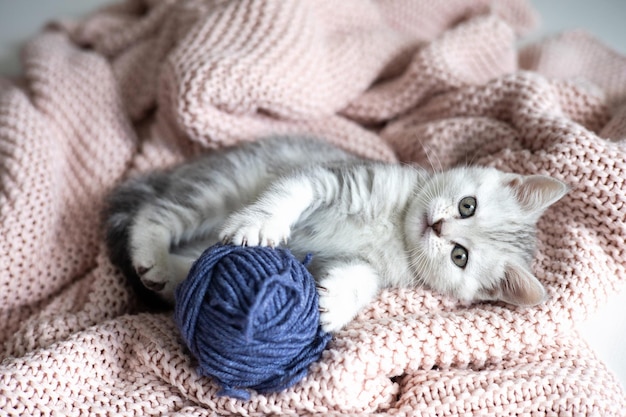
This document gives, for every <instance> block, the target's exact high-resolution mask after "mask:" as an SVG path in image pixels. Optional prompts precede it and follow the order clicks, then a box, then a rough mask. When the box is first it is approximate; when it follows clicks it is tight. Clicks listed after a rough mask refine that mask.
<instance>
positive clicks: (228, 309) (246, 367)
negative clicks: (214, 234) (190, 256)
mask: <svg viewBox="0 0 626 417" xmlns="http://www.w3.org/2000/svg"><path fill="white" fill-rule="evenodd" d="M309 260H310V257H307V259H306V260H305V261H304V263H302V262H299V261H298V260H297V259H296V258H295V257H294V256H293V255H292V254H291V252H289V251H288V250H287V249H281V248H277V249H272V248H266V247H241V246H233V245H221V244H217V245H215V246H212V247H210V248H209V249H207V250H206V251H205V252H204V253H203V254H202V255H201V256H200V258H198V260H197V261H196V262H195V263H194V265H193V266H192V268H191V270H190V271H189V275H188V277H187V279H186V280H185V281H183V282H182V283H181V284H180V285H179V286H178V288H177V289H176V304H175V309H174V318H175V321H176V324H177V326H178V327H179V329H180V332H181V335H182V337H183V339H184V341H185V343H186V345H187V346H188V348H189V350H190V351H191V353H192V354H193V355H194V356H195V358H196V359H197V360H198V362H199V371H198V372H199V373H200V374H201V375H204V376H210V377H212V378H214V379H215V380H216V381H217V383H218V384H219V385H220V386H221V390H220V392H218V394H219V395H228V396H231V397H235V398H240V399H249V397H250V394H249V392H248V390H247V389H248V388H251V389H254V390H256V391H257V392H261V393H270V392H277V391H281V390H283V389H286V388H288V387H290V386H292V385H293V384H295V383H296V382H298V381H299V380H301V379H302V378H304V376H305V375H306V374H307V369H308V367H309V365H310V364H311V363H312V362H314V361H316V360H317V359H319V357H320V355H321V353H322V351H323V350H324V348H325V347H326V345H327V344H328V342H329V340H330V338H331V336H330V335H329V334H328V333H325V332H324V331H323V330H322V329H321V327H320V323H319V309H318V295H317V291H316V288H315V281H314V279H313V277H312V276H311V274H310V273H309V271H308V270H307V269H306V264H308V262H309Z"/></svg>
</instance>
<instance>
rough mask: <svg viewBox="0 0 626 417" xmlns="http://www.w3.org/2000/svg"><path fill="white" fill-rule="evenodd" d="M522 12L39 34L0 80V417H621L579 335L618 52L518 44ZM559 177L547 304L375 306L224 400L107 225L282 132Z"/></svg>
mask: <svg viewBox="0 0 626 417" xmlns="http://www.w3.org/2000/svg"><path fill="white" fill-rule="evenodd" d="M534 18H535V16H534V13H533V11H532V10H530V8H529V6H528V5H527V4H526V3H525V2H524V1H523V0H502V1H497V2H494V1H490V0H473V1H470V0H440V1H433V0H413V1H408V0H406V1H405V0H393V1H383V0H380V1H376V0H371V1H363V0H342V1H336V0H248V1H246V0H231V1H227V0H186V1H183V0H180V1H174V0H161V1H156V0H154V1H147V0H143V1H142V0H128V1H127V2H126V3H123V4H120V5H116V6H112V7H110V8H108V9H105V10H101V11H99V12H97V13H95V14H94V15H93V16H91V17H89V18H87V19H85V20H83V21H80V22H62V23H57V24H55V25H52V26H50V27H49V28H47V29H46V30H45V31H44V32H43V33H41V34H39V35H38V36H37V37H36V38H34V39H33V40H32V41H31V42H30V43H29V44H27V45H26V47H25V49H24V51H23V65H24V77H23V79H21V80H19V81H14V82H11V81H8V80H2V81H0V270H1V272H0V342H2V344H1V345H0V360H2V362H1V363H0V415H41V414H44V415H88V414H97V415H105V414H106V415H137V416H147V415H194V416H200V415H207V416H208V415H224V414H225V415H228V414H234V415H266V414H276V415H334V414H353V415H354V414H357V415H374V414H380V415H396V414H407V415H413V414H414V415H423V416H444V415H445V416H447V415H464V416H470V415H493V416H503V415H528V416H530V415H563V416H570V415H584V414H589V415H599V416H613V415H615V416H616V415H626V411H625V410H626V397H625V395H624V392H623V391H622V388H621V387H620V385H619V384H618V382H617V380H616V378H615V377H614V376H613V375H612V374H611V373H610V372H609V371H607V369H606V367H605V366H604V365H603V364H602V363H601V362H600V361H599V360H598V359H597V358H596V356H595V355H594V353H593V352H592V351H591V350H590V348H589V347H588V346H587V345H586V344H585V343H584V342H583V341H582V339H581V338H580V337H579V336H578V334H577V333H576V331H575V330H574V325H575V323H576V322H578V321H580V320H582V319H584V318H585V317H586V315H587V314H588V313H590V312H592V311H594V310H595V309H596V307H597V306H598V305H599V304H601V303H603V302H604V301H605V300H606V299H607V296H609V295H610V294H613V293H614V292H616V291H617V290H618V289H619V288H620V287H621V286H623V282H624V281H625V280H626V242H625V238H626V226H625V225H624V219H625V217H626V204H625V201H626V181H625V178H626V162H625V160H626V58H625V57H623V56H620V55H618V54H617V53H615V52H613V51H611V50H608V49H607V48H606V47H604V46H603V45H601V44H600V43H599V42H597V41H595V40H594V39H593V38H591V37H590V36H588V35H587V34H585V33H581V32H572V33H567V34H564V35H561V36H558V37H555V38H553V39H549V40H546V41H543V42H541V43H538V44H535V45H530V46H526V47H523V48H522V49H519V48H518V46H517V43H516V42H517V40H518V39H519V37H520V36H522V35H523V34H524V33H527V31H528V29H530V28H531V27H532V25H533V23H534ZM289 132H294V133H298V132H305V133H309V134H311V133H313V134H317V135H322V136H324V137H326V138H328V139H329V140H330V141H332V142H334V143H337V144H339V145H340V146H343V147H344V148H346V149H349V150H351V151H354V152H356V153H359V154H361V155H365V156H368V157H371V158H378V159H384V160H394V159H400V160H403V161H416V162H419V163H422V164H426V165H432V166H434V168H436V169H439V168H445V167H448V166H451V165H455V164H465V163H473V164H482V165H492V166H496V167H498V168H501V169H503V170H511V171H515V172H520V173H544V174H550V175H552V176H554V177H556V178H560V179H562V180H564V181H566V182H567V183H568V184H570V185H571V187H572V190H571V192H570V193H569V195H568V196H567V197H566V198H564V199H563V200H562V201H561V202H559V203H558V204H557V205H555V206H554V207H553V208H552V209H550V210H549V212H548V213H547V214H546V215H545V216H544V217H543V218H542V219H541V221H540V224H539V230H540V232H539V238H540V245H539V253H538V255H537V258H536V262H535V265H534V268H535V271H536V274H537V276H538V277H539V278H540V279H541V281H542V282H543V283H544V284H545V285H546V286H547V288H548V292H549V295H550V299H549V301H548V302H547V303H546V304H545V305H542V306H540V307H536V308H532V309H514V308H510V307H506V306H503V305H499V304H480V305H472V306H467V305H462V304H459V303H457V302H455V301H454V300H451V299H447V298H443V297H441V296H439V295H437V294H434V293H432V292H430V291H428V290H425V289H412V290H408V289H404V290H390V291H386V292H384V293H383V294H382V295H381V296H380V297H379V298H378V299H377V300H376V301H375V302H374V303H373V304H372V305H371V306H370V307H369V308H368V309H367V310H366V311H365V312H363V313H362V314H361V315H360V316H359V317H358V318H357V319H356V320H355V321H354V322H353V323H352V324H351V325H350V326H349V327H348V328H347V329H345V330H344V331H342V332H340V333H339V334H337V335H336V337H335V338H334V340H333V341H332V342H331V344H330V346H329V348H328V349H327V351H326V352H325V353H324V355H323V357H322V359H321V360H320V361H319V362H318V363H316V364H314V365H313V366H312V368H311V371H310V374H309V376H307V377H306V379H304V380H303V381H302V382H300V383H298V384H297V385H296V386H294V387H293V388H291V389H289V390H286V391H285V392H281V393H277V394H275V395H268V396H261V395H253V396H252V398H251V400H250V401H247V402H243V401H239V400H235V399H230V398H222V397H217V396H216V395H215V394H216V391H217V388H216V386H215V384H213V382H212V381H211V380H210V379H207V378H201V377H199V376H198V375H197V374H196V372H195V368H194V364H193V363H192V361H191V360H190V358H189V356H188V355H187V353H186V352H185V350H184V349H183V347H182V346H181V344H180V342H179V337H178V335H177V331H176V329H175V327H174V325H173V321H172V317H171V314H165V313H163V314H153V313H147V312H143V313H138V311H137V307H136V300H135V299H134V295H133V293H132V292H131V290H130V289H129V287H128V286H127V284H126V283H125V280H124V279H123V278H122V276H121V275H120V273H119V272H117V271H116V270H115V269H114V268H113V267H112V266H111V264H110V262H109V261H108V259H107V256H106V253H105V250H104V246H103V242H102V231H101V226H100V219H99V211H100V208H101V204H102V198H103V196H104V195H105V194H106V193H107V192H108V191H109V190H110V189H111V187H113V186H114V184H116V183H117V182H118V181H119V180H120V179H122V178H123V177H125V176H127V175H131V174H132V173H135V172H137V171H140V170H145V169H149V168H152V167H160V166H164V165H167V164H170V163H172V162H175V161H178V160H181V159H183V158H185V157H188V156H190V155H192V154H194V153H196V152H198V151H200V150H202V149H206V148H215V147H221V146H223V145H229V144H233V143H236V142H239V141H243V140H254V139H257V138H259V137H262V136H265V135H270V134H273V133H289Z"/></svg>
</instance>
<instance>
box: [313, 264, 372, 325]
mask: <svg viewBox="0 0 626 417" xmlns="http://www.w3.org/2000/svg"><path fill="white" fill-rule="evenodd" d="M321 275H322V277H321V279H320V280H319V283H318V288H319V290H318V293H319V306H320V324H321V325H322V328H323V329H324V330H325V331H327V332H336V331H338V330H340V329H341V328H342V327H343V326H345V325H346V324H348V323H349V322H350V320H352V319H353V318H354V317H355V316H356V315H357V313H358V312H359V311H360V310H361V309H362V308H363V307H365V306H366V305H367V304H368V303H370V302H371V301H372V300H373V299H374V297H375V296H376V294H377V293H378V290H379V282H380V279H379V276H378V273H377V272H376V271H375V270H374V268H372V267H371V266H370V265H369V264H367V263H365V262H358V263H337V264H331V265H330V266H329V268H328V269H326V271H325V272H322V274H321Z"/></svg>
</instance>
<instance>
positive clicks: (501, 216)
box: [406, 167, 567, 305]
mask: <svg viewBox="0 0 626 417" xmlns="http://www.w3.org/2000/svg"><path fill="white" fill-rule="evenodd" d="M566 191H567V187H566V186H565V185H564V184H563V183H561V182H560V181H557V180H554V179H552V178H549V177H545V176H526V177H524V176H520V175H515V174H506V173H503V172H500V171H498V170H495V169H490V168H480V167H471V168H457V169H454V170H450V171H446V172H443V173H439V174H435V175H434V176H433V177H432V178H431V179H429V180H428V182H427V184H426V185H425V186H424V187H423V188H422V189H421V190H420V191H419V192H418V193H417V195H416V196H415V199H414V201H413V202H412V204H411V206H410V208H409V213H408V215H407V222H406V233H407V241H408V242H409V245H410V246H411V248H410V250H411V254H412V261H413V264H414V265H415V270H416V272H417V275H418V276H419V279H420V280H422V281H423V282H424V283H425V284H426V285H428V286H429V287H431V288H432V289H434V290H437V291H440V292H443V293H446V294H450V295H452V296H454V297H457V298H460V299H462V300H468V301H470V300H492V299H500V300H503V301H506V302H509V303H512V304H517V305H534V304H537V303H539V302H541V301H542V300H543V299H544V298H545V290H544V289H543V286H542V285H541V284H540V283H539V281H537V279H536V278H535V277H534V276H533V275H532V272H531V271H530V262H531V261H532V257H533V253H534V246H535V237H534V235H535V223H536V221H537V219H538V218H539V216H541V214H542V213H543V211H544V210H545V209H546V208H547V207H548V206H549V205H551V204H552V203H554V202H555V201H557V200H558V199H560V198H561V197H562V196H563V195H564V194H565V193H566Z"/></svg>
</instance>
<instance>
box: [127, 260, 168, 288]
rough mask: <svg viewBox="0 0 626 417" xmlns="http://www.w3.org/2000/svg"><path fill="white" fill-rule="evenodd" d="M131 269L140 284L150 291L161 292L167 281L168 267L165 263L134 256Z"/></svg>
mask: <svg viewBox="0 0 626 417" xmlns="http://www.w3.org/2000/svg"><path fill="white" fill-rule="evenodd" d="M133 267H134V268H135V272H137V275H139V279H140V280H141V283H142V284H143V285H144V287H146V288H148V289H149V290H151V291H154V292H157V293H158V292H161V291H163V289H164V288H165V287H166V285H167V283H168V281H169V275H170V273H169V266H168V265H167V263H165V262H159V261H158V259H157V258H154V257H151V256H136V257H134V258H133Z"/></svg>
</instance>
